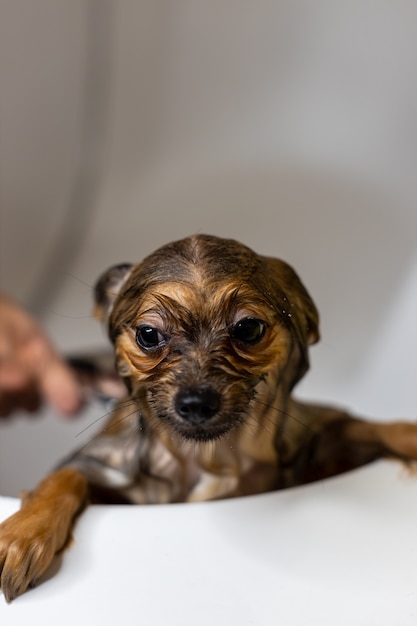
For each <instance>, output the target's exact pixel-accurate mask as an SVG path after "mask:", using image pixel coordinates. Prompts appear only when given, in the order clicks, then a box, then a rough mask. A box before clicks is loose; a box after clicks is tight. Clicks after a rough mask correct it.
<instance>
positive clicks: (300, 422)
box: [254, 398, 315, 433]
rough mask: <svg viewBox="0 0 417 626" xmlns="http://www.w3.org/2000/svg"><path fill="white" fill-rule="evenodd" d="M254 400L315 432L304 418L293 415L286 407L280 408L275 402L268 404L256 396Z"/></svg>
mask: <svg viewBox="0 0 417 626" xmlns="http://www.w3.org/2000/svg"><path fill="white" fill-rule="evenodd" d="M254 401H255V402H257V403H258V404H260V405H261V406H263V407H265V408H267V409H271V410H272V411H276V412H277V413H279V414H280V415H283V416H284V417H288V418H289V419H291V420H294V422H297V424H300V426H303V428H305V429H306V430H308V431H310V432H311V433H314V432H315V431H314V428H312V427H311V426H310V425H309V424H307V423H306V422H303V420H302V419H300V418H299V417H296V416H295V415H291V413H288V411H285V410H284V409H280V408H279V407H277V406H274V405H273V404H267V403H265V402H262V401H261V400H258V399H257V398H254Z"/></svg>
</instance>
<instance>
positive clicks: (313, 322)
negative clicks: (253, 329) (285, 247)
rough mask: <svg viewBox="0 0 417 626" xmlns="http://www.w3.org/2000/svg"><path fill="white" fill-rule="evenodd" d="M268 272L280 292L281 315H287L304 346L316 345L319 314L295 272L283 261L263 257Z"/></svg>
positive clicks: (318, 335) (318, 334)
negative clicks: (282, 299)
mask: <svg viewBox="0 0 417 626" xmlns="http://www.w3.org/2000/svg"><path fill="white" fill-rule="evenodd" d="M264 261H265V262H266V264H267V267H268V271H269V272H270V273H271V275H272V276H273V279H274V283H275V285H277V287H278V289H279V291H280V292H281V298H283V297H284V298H286V301H285V303H283V302H282V301H281V302H280V304H283V306H282V313H283V314H284V315H285V314H287V315H288V316H289V318H290V319H291V322H292V324H293V325H294V326H295V330H296V333H297V335H298V336H299V339H300V340H301V342H302V343H303V344H304V345H311V344H314V343H316V342H317V341H318V340H319V338H320V333H319V314H318V311H317V308H316V305H315V304H314V302H313V300H312V299H311V297H310V294H309V293H308V291H307V289H306V288H305V287H304V285H303V283H302V282H301V280H300V279H299V277H298V275H297V274H296V272H295V271H294V270H293V269H292V267H290V266H289V265H288V264H287V263H284V261H281V260H279V259H274V258H269V257H264Z"/></svg>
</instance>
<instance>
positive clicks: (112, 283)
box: [94, 263, 133, 322]
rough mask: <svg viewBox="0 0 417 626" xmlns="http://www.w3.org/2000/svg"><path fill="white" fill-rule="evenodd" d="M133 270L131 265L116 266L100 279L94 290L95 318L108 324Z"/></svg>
mask: <svg viewBox="0 0 417 626" xmlns="http://www.w3.org/2000/svg"><path fill="white" fill-rule="evenodd" d="M132 269H133V265H132V264H131V263H121V264H120V265H114V266H113V267H111V268H110V269H108V270H107V272H105V273H104V274H102V275H101V276H100V278H99V279H98V281H97V283H96V286H95V288H94V299H95V304H94V317H95V318H96V319H98V320H99V321H100V322H106V321H107V320H108V319H109V316H110V313H111V312H112V309H113V306H114V303H115V300H116V298H117V296H118V295H119V293H120V290H121V288H122V286H123V285H124V283H125V282H126V280H127V279H128V278H129V276H130V274H131V272H132Z"/></svg>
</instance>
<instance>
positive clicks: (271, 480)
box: [0, 236, 417, 601]
mask: <svg viewBox="0 0 417 626" xmlns="http://www.w3.org/2000/svg"><path fill="white" fill-rule="evenodd" d="M95 296H96V308H95V312H96V316H97V317H98V318H99V319H100V320H101V321H102V322H103V323H104V324H105V325H106V327H107V329H108V333H109V336H110V339H111V341H112V342H113V344H114V351H115V362H116V368H117V371H118V374H119V376H120V378H121V379H122V380H123V381H124V383H125V386H126V389H127V392H128V395H127V396H126V399H124V400H122V401H120V402H119V403H118V405H117V407H116V409H115V411H114V413H113V414H112V416H111V418H110V421H109V422H108V423H107V425H106V426H105V427H104V428H103V430H102V431H101V432H100V433H99V434H98V435H97V436H96V437H94V438H93V439H92V441H91V442H90V443H89V444H88V445H86V446H84V447H83V448H82V449H81V450H79V451H78V452H76V453H75V454H73V455H72V456H71V457H69V458H68V459H66V460H65V461H64V462H63V463H62V464H61V465H60V467H59V468H58V469H57V470H56V471H55V472H54V473H52V474H51V475H49V476H48V477H47V478H46V479H45V480H43V481H42V482H41V483H40V485H39V486H38V487H37V488H36V489H35V490H34V491H33V492H32V493H30V494H29V495H28V496H27V497H25V498H24V500H23V503H22V508H21V510H20V511H19V512H17V513H16V514H15V515H13V516H12V517H11V518H9V519H8V520H6V521H5V522H3V523H2V524H1V525H0V572H1V588H2V590H3V593H4V595H5V598H6V600H7V601H11V600H13V598H15V597H16V596H17V595H18V594H20V593H22V592H23V591H24V590H25V589H26V588H27V587H28V586H29V585H30V584H32V583H33V582H34V581H36V579H37V578H39V577H40V576H41V575H42V574H43V573H44V572H45V570H46V569H47V568H48V566H49V565H50V563H51V561H52V559H53V557H54V555H55V554H56V553H58V552H60V551H62V550H63V549H64V548H65V546H66V545H67V544H68V541H69V538H70V536H71V530H72V527H73V524H74V520H75V519H76V517H77V515H78V514H79V513H80V512H81V511H82V509H83V508H84V507H85V505H86V503H87V501H88V502H112V503H137V504H145V503H167V502H197V501H202V500H210V499H215V498H226V497H233V496H241V495H247V494H255V493H261V492H266V491H271V490H274V489H280V488H284V487H288V486H292V485H298V484H301V483H306V482H310V481H313V480H318V479H320V478H324V477H328V476H332V475H334V474H337V473H339V472H342V471H346V470H348V469H352V468H355V467H358V466H360V465H362V464H365V463H368V462H370V461H372V460H374V459H377V458H380V457H394V458H398V459H401V460H403V461H410V460H413V459H416V458H417V426H416V425H414V424H407V423H401V422H397V423H392V424H383V423H382V424H379V423H375V422H367V421H364V420H360V419H356V418H353V417H351V416H349V415H348V414H346V413H344V412H342V411H340V410H337V409H332V408H327V407H321V406H313V405H307V404H302V403H300V402H297V401H295V400H294V399H293V398H292V396H291V392H292V389H293V388H294V385H295V384H296V383H297V382H298V381H299V380H300V378H301V377H302V376H303V375H304V374H305V372H306V371H307V369H308V347H309V345H311V344H313V343H315V342H316V341H318V338H319V330H318V313H317V310H316V307H315V305H314V303H313V301H312V299H311V298H310V296H309V294H308V292H307V291H306V289H305V288H304V287H303V285H302V283H301V281H300V279H299V278H298V276H297V275H296V273H295V272H294V271H293V270H292V269H291V268H290V267H289V266H288V265H287V264H286V263H284V262H283V261H280V260H277V259H274V258H267V257H262V256H259V255H257V254H255V253H254V252H253V251H251V250H250V249H249V248H247V247H245V246H243V245H241V244H240V243H237V242H236V241H232V240H224V239H219V238H216V237H210V236H194V237H189V238H187V239H184V240H182V241H178V242H174V243H171V244H169V245H167V246H164V247H163V248H161V249H159V250H157V251H156V252H155V253H153V254H152V255H150V256H149V257H147V258H146V259H145V260H144V261H143V262H142V263H140V264H138V265H127V264H125V265H118V266H116V267H113V268H111V269H110V270H109V271H108V272H106V273H105V274H104V275H103V276H102V278H101V279H100V280H99V282H98V284H97V286H96V291H95Z"/></svg>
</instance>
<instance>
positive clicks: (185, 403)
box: [149, 385, 250, 442]
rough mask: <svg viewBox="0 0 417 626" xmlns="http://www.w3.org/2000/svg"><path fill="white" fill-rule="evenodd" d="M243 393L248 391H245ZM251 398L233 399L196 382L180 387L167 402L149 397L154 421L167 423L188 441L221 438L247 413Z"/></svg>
mask: <svg viewBox="0 0 417 626" xmlns="http://www.w3.org/2000/svg"><path fill="white" fill-rule="evenodd" d="M243 397H245V395H244V394H243ZM249 402H250V398H249V397H247V398H245V400H243V398H242V396H241V397H240V398H239V401H236V402H231V401H230V398H229V399H225V397H224V395H222V394H221V393H220V392H218V391H217V390H216V389H215V388H214V387H210V386H208V385H203V386H194V387H189V388H186V389H181V390H179V391H178V392H177V393H176V395H175V396H174V397H173V399H172V400H171V402H170V403H169V404H168V406H166V405H165V406H163V404H161V403H160V402H159V401H158V399H157V398H154V399H152V398H151V399H150V400H149V408H150V413H151V416H152V418H153V420H152V421H153V422H154V423H155V420H157V424H158V425H159V426H161V424H164V425H166V426H168V428H169V429H171V431H172V432H174V433H175V434H176V435H178V436H179V437H181V438H182V439H184V440H186V441H196V442H206V441H213V440H218V439H220V438H222V437H224V436H225V435H227V434H228V433H229V432H231V431H232V430H233V429H234V428H236V427H237V426H238V425H239V424H242V423H243V422H244V421H245V419H246V416H247V409H248V405H249Z"/></svg>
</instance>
